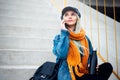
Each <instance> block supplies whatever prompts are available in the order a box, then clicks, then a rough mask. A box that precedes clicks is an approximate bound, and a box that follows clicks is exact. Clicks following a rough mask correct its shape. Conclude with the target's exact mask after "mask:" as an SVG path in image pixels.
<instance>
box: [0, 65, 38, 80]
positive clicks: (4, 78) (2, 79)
mask: <svg viewBox="0 0 120 80" xmlns="http://www.w3.org/2000/svg"><path fill="white" fill-rule="evenodd" d="M29 67H30V66H29ZM15 68H16V67H15ZM35 70H36V69H34V68H33V69H32V68H31V69H29V68H27V69H26V68H22V69H19V68H18V69H17V68H16V69H14V68H10V69H7V68H4V69H3V68H0V80H21V79H22V80H29V78H30V77H32V76H33V74H34V72H35Z"/></svg>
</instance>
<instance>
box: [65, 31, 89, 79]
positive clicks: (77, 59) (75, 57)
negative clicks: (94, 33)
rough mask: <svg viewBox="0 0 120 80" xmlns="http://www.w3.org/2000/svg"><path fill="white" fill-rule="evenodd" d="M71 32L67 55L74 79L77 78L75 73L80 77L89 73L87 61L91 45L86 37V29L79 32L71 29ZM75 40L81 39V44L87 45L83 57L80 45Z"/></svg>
mask: <svg viewBox="0 0 120 80" xmlns="http://www.w3.org/2000/svg"><path fill="white" fill-rule="evenodd" d="M69 33H70V36H69V37H70V45H69V51H68V56H67V63H68V67H69V71H70V75H71V78H72V80H76V78H75V75H74V73H75V74H76V75H77V76H79V77H81V76H82V75H84V74H87V73H88V70H87V68H88V67H87V66H88V65H87V63H88V57H89V50H88V49H89V46H88V41H87V39H86V37H85V31H84V30H83V29H81V30H80V32H79V33H74V32H72V31H69ZM73 40H77V41H80V43H81V45H82V46H84V47H85V48H83V53H84V55H83V56H82V57H81V55H80V53H79V50H78V47H77V46H76V45H75V44H74V42H73ZM73 68H74V71H73Z"/></svg>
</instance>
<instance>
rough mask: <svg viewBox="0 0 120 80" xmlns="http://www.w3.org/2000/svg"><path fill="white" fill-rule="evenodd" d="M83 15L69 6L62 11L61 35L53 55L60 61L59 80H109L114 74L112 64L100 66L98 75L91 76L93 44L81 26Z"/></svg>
mask: <svg viewBox="0 0 120 80" xmlns="http://www.w3.org/2000/svg"><path fill="white" fill-rule="evenodd" d="M80 18H81V14H80V12H79V11H78V9H77V8H74V7H71V6H68V7H65V8H64V9H63V10H62V15H61V19H62V22H61V33H60V34H58V35H56V36H55V38H54V46H53V53H54V54H55V55H56V56H57V59H56V60H57V62H58V61H59V60H60V68H59V71H58V80H107V79H108V78H109V76H110V75H111V73H112V66H111V64H110V63H104V64H102V65H100V66H99V69H98V73H97V74H95V75H91V74H89V66H90V59H91V58H90V57H91V56H90V55H92V51H93V48H92V44H91V42H90V40H89V38H88V37H87V36H86V34H85V31H84V29H83V28H82V27H81V26H80Z"/></svg>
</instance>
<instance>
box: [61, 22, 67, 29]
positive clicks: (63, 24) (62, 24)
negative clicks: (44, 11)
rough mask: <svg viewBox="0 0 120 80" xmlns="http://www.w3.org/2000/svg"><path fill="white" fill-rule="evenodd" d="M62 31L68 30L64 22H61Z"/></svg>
mask: <svg viewBox="0 0 120 80" xmlns="http://www.w3.org/2000/svg"><path fill="white" fill-rule="evenodd" d="M61 29H64V30H67V29H66V27H65V21H64V20H62V21H61Z"/></svg>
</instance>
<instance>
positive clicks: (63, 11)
mask: <svg viewBox="0 0 120 80" xmlns="http://www.w3.org/2000/svg"><path fill="white" fill-rule="evenodd" d="M67 11H74V12H75V13H77V15H78V16H79V17H80V18H81V14H80V12H79V10H78V9H77V8H75V7H71V6H67V7H65V8H63V10H62V15H61V19H63V15H64V14H65V13H66V12H67Z"/></svg>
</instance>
